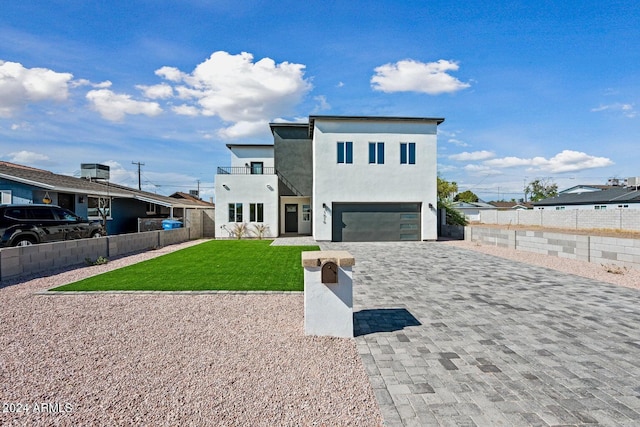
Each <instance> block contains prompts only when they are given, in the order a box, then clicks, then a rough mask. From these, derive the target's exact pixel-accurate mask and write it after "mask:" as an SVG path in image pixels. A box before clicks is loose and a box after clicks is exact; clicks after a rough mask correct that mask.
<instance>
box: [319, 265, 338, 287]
mask: <svg viewBox="0 0 640 427" xmlns="http://www.w3.org/2000/svg"><path fill="white" fill-rule="evenodd" d="M322 283H338V265H337V264H336V263H335V262H333V261H327V262H325V263H324V264H322Z"/></svg>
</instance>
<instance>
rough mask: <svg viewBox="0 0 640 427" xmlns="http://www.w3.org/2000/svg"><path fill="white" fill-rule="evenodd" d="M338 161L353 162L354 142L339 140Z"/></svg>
mask: <svg viewBox="0 0 640 427" xmlns="http://www.w3.org/2000/svg"><path fill="white" fill-rule="evenodd" d="M338 163H353V142H351V141H346V142H342V141H340V142H338Z"/></svg>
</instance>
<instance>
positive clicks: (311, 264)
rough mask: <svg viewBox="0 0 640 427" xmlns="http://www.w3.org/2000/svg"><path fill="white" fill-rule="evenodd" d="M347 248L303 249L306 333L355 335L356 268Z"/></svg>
mask: <svg viewBox="0 0 640 427" xmlns="http://www.w3.org/2000/svg"><path fill="white" fill-rule="evenodd" d="M354 265H355V259H354V257H353V255H351V254H350V253H349V252H346V251H312V252H302V267H304V333H305V335H322V336H332V337H340V338H353V269H352V267H353V266H354Z"/></svg>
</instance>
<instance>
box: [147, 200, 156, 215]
mask: <svg viewBox="0 0 640 427" xmlns="http://www.w3.org/2000/svg"><path fill="white" fill-rule="evenodd" d="M155 214H156V204H155V203H147V215H155Z"/></svg>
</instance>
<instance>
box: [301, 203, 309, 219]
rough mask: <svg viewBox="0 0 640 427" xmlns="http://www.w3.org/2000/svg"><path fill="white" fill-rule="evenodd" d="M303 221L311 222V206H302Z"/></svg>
mask: <svg viewBox="0 0 640 427" xmlns="http://www.w3.org/2000/svg"><path fill="white" fill-rule="evenodd" d="M302 221H304V222H309V221H311V205H302Z"/></svg>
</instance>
